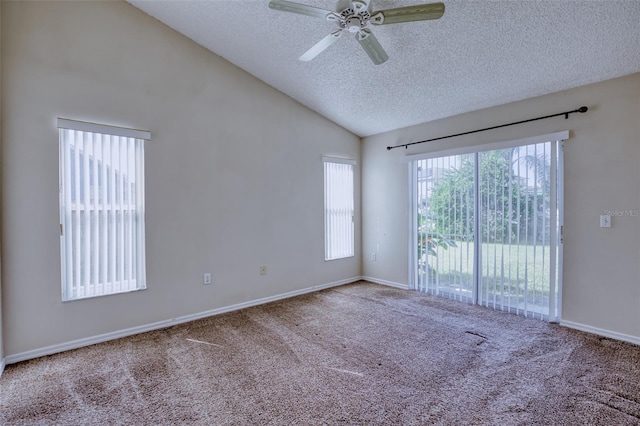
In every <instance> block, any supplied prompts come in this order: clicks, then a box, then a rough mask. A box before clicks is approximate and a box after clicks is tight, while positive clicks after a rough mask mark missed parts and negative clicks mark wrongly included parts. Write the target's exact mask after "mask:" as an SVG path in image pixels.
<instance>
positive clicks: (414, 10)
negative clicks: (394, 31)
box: [370, 3, 444, 25]
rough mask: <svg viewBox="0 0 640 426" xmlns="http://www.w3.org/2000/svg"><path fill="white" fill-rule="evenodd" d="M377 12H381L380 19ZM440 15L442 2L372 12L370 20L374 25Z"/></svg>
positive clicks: (442, 12)
mask: <svg viewBox="0 0 640 426" xmlns="http://www.w3.org/2000/svg"><path fill="white" fill-rule="evenodd" d="M378 13H380V14H382V19H380V18H377V17H376V15H377V14H378ZM442 15H444V3H429V4H417V5H415V6H406V7H398V8H396V9H387V10H380V11H376V12H373V13H372V14H371V21H370V22H371V23H372V24H375V25H387V24H397V23H400V22H412V21H428V20H431V19H440V18H441V17H442Z"/></svg>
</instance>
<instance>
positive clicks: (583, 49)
mask: <svg viewBox="0 0 640 426" xmlns="http://www.w3.org/2000/svg"><path fill="white" fill-rule="evenodd" d="M296 1H299V2H300V3H304V4H307V5H311V6H315V7H320V8H323V9H328V10H336V9H337V8H336V6H337V2H334V1H318V0H296ZM427 2H429V0H426V1H421V0H417V1H416V0H406V1H397V0H393V1H392V0H371V4H372V9H374V10H380V9H389V8H393V7H401V6H407V5H414V4H421V3H427ZM443 2H444V3H445V5H446V11H445V14H444V16H443V17H442V18H441V19H439V20H436V21H422V22H408V23H400V24H393V25H384V26H375V27H372V31H373V32H374V33H375V35H376V37H377V38H378V41H379V42H380V44H381V45H382V46H383V47H384V49H385V50H386V51H387V53H388V55H389V60H388V61H387V62H385V63H384V64H382V65H373V64H372V63H371V61H370V59H369V57H368V56H367V55H366V53H365V52H364V51H363V50H362V48H361V47H360V45H359V44H358V43H357V41H356V40H355V39H354V38H353V36H352V35H351V34H348V33H347V34H345V35H343V36H342V37H341V38H340V39H339V40H338V41H337V42H336V43H335V44H334V45H333V46H331V47H329V48H328V49H327V50H326V51H324V52H323V53H321V54H320V55H319V56H318V57H316V58H315V59H314V60H312V61H310V62H301V61H299V60H298V57H299V56H300V55H301V54H302V53H304V52H305V51H306V50H307V49H309V48H310V47H311V46H313V45H314V44H315V43H316V42H317V41H319V40H320V39H321V38H323V37H324V36H326V35H327V34H328V33H330V32H331V31H333V30H334V29H336V28H337V26H336V24H335V23H333V22H329V21H324V20H322V19H318V18H313V17H309V16H304V15H297V14H291V13H285V12H279V11H275V10H272V9H270V8H269V7H268V0H210V1H202V0H200V1H185V0H182V1H140V0H130V3H132V4H133V5H134V6H136V7H138V8H140V9H141V10H143V11H144V12H146V13H148V14H149V15H151V16H153V17H155V18H157V19H158V20H160V21H162V22H164V23H165V24H167V25H168V26H170V27H172V28H174V29H175V30H177V31H179V32H180V33H182V34H184V35H186V36H187V37H189V38H191V39H192V40H194V41H196V42H197V43H199V44H200V45H202V46H204V47H206V48H208V49H209V50H211V51H213V52H215V53H216V54H218V55H220V56H222V57H224V58H225V59H227V60H229V61H230V62H232V63H233V64H235V65H237V66H238V67H240V68H242V69H244V70H246V71H247V72H249V73H251V74H253V75H254V76H256V77H257V78H259V79H260V80H263V81H264V82H266V83H267V84H269V85H271V86H273V87H275V88H276V89H278V90H280V91H282V92H284V93H286V94H287V95H289V96H291V97H292V98H294V99H296V100H297V101H299V102H300V103H302V104H304V105H306V106H308V107H309V108H311V109H313V110H315V111H317V112H318V113H320V114H322V115H323V116H325V117H327V118H328V119H330V120H332V121H334V122H335V123H337V124H339V125H341V126H343V127H345V128H346V129H348V130H350V131H352V132H353V133H355V134H357V135H359V136H369V135H373V134H377V133H382V132H386V131H389V130H394V129H398V128H402V127H406V126H410V125H413V124H417V123H422V122H426V121H432V120H436V119H439V118H444V117H448V116H452V115H456V114H460V113H463V112H467V111H473V110H477V109H481V108H486V107H491V106H495V105H501V104H505V103H509V102H513V101H517V100H520V99H525V98H529V97H533V96H539V95H543V94H546V93H551V92H557V91H560V90H565V89H569V88H572V87H577V86H582V85H585V84H588V83H593V82H597V81H602V80H607V79H610V78H614V77H619V76H623V75H627V74H632V73H635V72H640V0H627V1H615V0H606V1H595V0H589V1H573V0H540V1H515V0H514V1H460V0H444V1H443ZM549 113H553V111H549Z"/></svg>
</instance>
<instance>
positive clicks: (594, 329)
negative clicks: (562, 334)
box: [560, 320, 640, 345]
mask: <svg viewBox="0 0 640 426" xmlns="http://www.w3.org/2000/svg"><path fill="white" fill-rule="evenodd" d="M560 325H563V326H565V327H569V328H573V329H575V330H580V331H586V332H587V333H591V334H597V335H598V336H603V337H609V338H611V339H616V340H623V341H625V342H629V343H635V344H636V345H640V337H636V336H630V335H628V334H622V333H618V332H616V331H609V330H604V329H602V328H597V327H591V326H590V325H584V324H580V323H578V322H573V321H564V320H561V321H560Z"/></svg>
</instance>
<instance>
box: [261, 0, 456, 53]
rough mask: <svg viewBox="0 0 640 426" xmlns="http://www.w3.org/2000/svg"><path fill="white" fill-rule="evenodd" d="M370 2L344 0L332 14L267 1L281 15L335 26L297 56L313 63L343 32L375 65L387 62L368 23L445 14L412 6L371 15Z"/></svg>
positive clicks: (438, 6)
mask: <svg viewBox="0 0 640 426" xmlns="http://www.w3.org/2000/svg"><path fill="white" fill-rule="evenodd" d="M369 1H370V0H346V2H340V3H342V4H346V7H344V6H343V7H342V10H340V12H332V11H330V10H324V9H320V8H317V7H313V6H307V5H305V4H301V3H295V2H292V1H287V0H271V1H270V2H269V7H270V8H271V9H274V10H279V11H282V12H290V13H297V14H300V15H307V16H313V17H315V18H321V19H326V20H327V21H334V22H336V23H337V24H338V29H336V30H334V31H332V32H331V33H330V34H329V35H327V36H326V37H325V38H323V39H322V40H320V41H319V42H318V43H316V44H315V45H314V46H313V47H312V48H311V49H309V50H307V51H306V52H305V53H304V54H303V55H302V56H300V58H299V59H300V60H301V61H310V60H312V59H313V58H315V57H316V56H318V55H319V54H320V53H322V52H323V51H324V50H325V49H326V48H328V47H329V46H331V45H332V44H333V43H335V42H336V41H337V40H338V38H340V36H341V35H342V33H344V32H345V31H346V32H350V33H352V34H355V38H356V40H358V42H359V43H360V45H361V46H362V48H363V49H364V51H365V52H367V54H368V55H369V58H371V61H372V62H373V63H374V64H375V65H379V64H382V63H384V62H386V61H387V59H389V56H388V55H387V52H385V51H384V49H383V48H382V46H381V45H380V43H379V42H378V40H377V39H376V37H375V36H374V35H373V33H372V32H371V30H370V29H369V28H368V26H369V24H372V25H388V24H397V23H400V22H411V21H427V20H431V19H439V18H441V17H442V15H443V14H444V4H443V3H429V4H419V5H415V6H406V7H398V8H395V9H387V10H379V11H374V12H370V11H369V9H370V4H369ZM340 3H339V4H340ZM339 8H340V7H339Z"/></svg>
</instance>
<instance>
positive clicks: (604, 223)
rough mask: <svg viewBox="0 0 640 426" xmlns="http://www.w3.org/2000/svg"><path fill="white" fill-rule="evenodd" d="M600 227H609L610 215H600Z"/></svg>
mask: <svg viewBox="0 0 640 426" xmlns="http://www.w3.org/2000/svg"><path fill="white" fill-rule="evenodd" d="M600 228H611V215H608V214H603V215H600Z"/></svg>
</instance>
